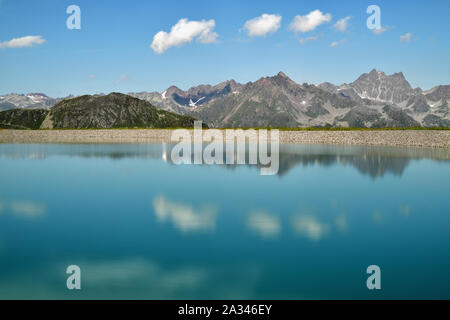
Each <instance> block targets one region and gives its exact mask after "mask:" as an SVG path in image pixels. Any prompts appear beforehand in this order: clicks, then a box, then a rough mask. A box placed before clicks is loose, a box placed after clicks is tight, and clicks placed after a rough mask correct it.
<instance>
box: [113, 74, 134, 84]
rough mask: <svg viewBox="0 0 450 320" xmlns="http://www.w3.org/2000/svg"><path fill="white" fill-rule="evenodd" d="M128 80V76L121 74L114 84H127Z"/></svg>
mask: <svg viewBox="0 0 450 320" xmlns="http://www.w3.org/2000/svg"><path fill="white" fill-rule="evenodd" d="M130 80H131V78H130V77H129V76H128V75H126V74H121V75H120V76H119V79H117V80H116V84H120V83H122V82H127V81H130Z"/></svg>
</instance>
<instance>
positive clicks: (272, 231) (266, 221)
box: [247, 211, 281, 238]
mask: <svg viewBox="0 0 450 320" xmlns="http://www.w3.org/2000/svg"><path fill="white" fill-rule="evenodd" d="M247 226H248V228H250V229H252V230H254V231H256V232H257V233H258V234H259V235H261V236H262V237H265V238H272V237H275V236H277V235H278V234H279V233H280V231H281V225H280V221H279V219H278V217H276V216H273V215H270V214H268V213H266V212H263V211H262V212H261V211H258V212H256V211H255V212H252V213H251V214H250V216H249V217H248V221H247Z"/></svg>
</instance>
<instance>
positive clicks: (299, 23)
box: [289, 10, 331, 32]
mask: <svg viewBox="0 0 450 320" xmlns="http://www.w3.org/2000/svg"><path fill="white" fill-rule="evenodd" d="M330 21H331V14H329V13H327V14H323V13H322V11H320V10H314V11H311V12H310V13H308V14H307V15H305V16H300V15H299V16H295V18H294V20H293V21H292V23H291V25H290V27H289V28H290V29H291V30H294V31H300V32H308V31H312V30H314V29H316V28H317V27H318V26H320V25H321V24H323V23H327V22H330Z"/></svg>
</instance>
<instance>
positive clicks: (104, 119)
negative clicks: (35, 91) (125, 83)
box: [0, 93, 206, 129]
mask: <svg viewBox="0 0 450 320" xmlns="http://www.w3.org/2000/svg"><path fill="white" fill-rule="evenodd" d="M194 121H195V119H194V118H193V117H190V116H188V115H180V114H176V113H173V112H169V111H165V110H161V109H158V108H156V107H155V106H153V105H151V104H150V103H149V102H147V101H144V100H141V99H137V98H134V97H131V96H129V95H125V94H122V93H110V94H109V95H94V96H90V95H84V96H80V97H75V98H68V99H64V100H62V101H60V102H58V103H57V104H55V105H54V106H53V107H51V108H49V109H42V108H41V109H24V108H15V109H10V110H6V111H2V112H0V127H3V128H13V129H74V128H75V129H90V128H95V129H105V128H177V127H182V128H192V127H193V126H194ZM205 127H206V125H205Z"/></svg>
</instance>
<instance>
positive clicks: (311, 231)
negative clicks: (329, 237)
mask: <svg viewBox="0 0 450 320" xmlns="http://www.w3.org/2000/svg"><path fill="white" fill-rule="evenodd" d="M293 227H294V229H295V230H296V231H297V232H298V233H299V234H301V235H303V236H305V237H307V238H308V239H310V240H313V241H319V240H320V239H322V238H323V237H324V236H325V235H326V234H327V233H328V231H329V229H330V227H329V225H328V224H324V223H322V222H320V221H319V219H317V218H316V217H314V216H313V215H299V216H297V217H295V218H294V223H293Z"/></svg>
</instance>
